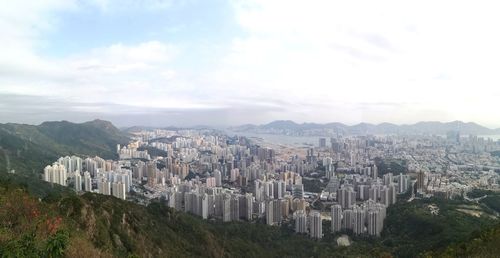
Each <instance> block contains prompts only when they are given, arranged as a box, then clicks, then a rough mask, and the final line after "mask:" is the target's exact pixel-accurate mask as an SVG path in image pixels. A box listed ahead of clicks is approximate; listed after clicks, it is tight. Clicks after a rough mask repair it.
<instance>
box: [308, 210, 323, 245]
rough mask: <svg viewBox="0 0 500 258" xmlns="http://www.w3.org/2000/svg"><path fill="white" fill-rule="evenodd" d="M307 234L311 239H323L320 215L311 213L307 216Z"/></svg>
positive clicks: (315, 212) (316, 212) (314, 212)
mask: <svg viewBox="0 0 500 258" xmlns="http://www.w3.org/2000/svg"><path fill="white" fill-rule="evenodd" d="M309 219H310V221H309V234H310V236H311V237H312V238H316V239H320V238H322V237H323V223H322V219H321V214H320V213H319V212H318V211H311V213H310V214H309Z"/></svg>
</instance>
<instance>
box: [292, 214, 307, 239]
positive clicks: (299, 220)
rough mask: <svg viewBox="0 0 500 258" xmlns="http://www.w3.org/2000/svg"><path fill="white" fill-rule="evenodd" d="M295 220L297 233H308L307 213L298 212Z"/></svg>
mask: <svg viewBox="0 0 500 258" xmlns="http://www.w3.org/2000/svg"><path fill="white" fill-rule="evenodd" d="M293 217H294V218H295V233H307V215H306V213H305V211H303V210H298V211H296V212H295V213H294V214H293Z"/></svg>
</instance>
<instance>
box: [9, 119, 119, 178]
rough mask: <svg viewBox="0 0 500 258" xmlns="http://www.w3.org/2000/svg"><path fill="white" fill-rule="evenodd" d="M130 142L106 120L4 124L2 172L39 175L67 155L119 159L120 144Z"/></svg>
mask: <svg viewBox="0 0 500 258" xmlns="http://www.w3.org/2000/svg"><path fill="white" fill-rule="evenodd" d="M128 141H129V137H128V135H127V134H126V133H123V132H121V131H120V130H119V129H117V128H116V127H115V126H114V125H113V124H112V123H111V122H108V121H103V120H93V121H89V122H85V123H71V122H68V121H57V122H56V121H53V122H44V123H42V124H40V125H27V124H13V123H7V124H0V173H5V172H7V171H11V170H15V172H16V173H21V174H30V173H37V172H40V171H41V170H42V168H43V167H44V166H45V165H47V164H48V163H50V162H53V161H54V160H55V159H57V158H58V157H60V156H66V155H80V156H95V155H98V156H101V157H103V158H116V144H119V143H120V144H124V143H128Z"/></svg>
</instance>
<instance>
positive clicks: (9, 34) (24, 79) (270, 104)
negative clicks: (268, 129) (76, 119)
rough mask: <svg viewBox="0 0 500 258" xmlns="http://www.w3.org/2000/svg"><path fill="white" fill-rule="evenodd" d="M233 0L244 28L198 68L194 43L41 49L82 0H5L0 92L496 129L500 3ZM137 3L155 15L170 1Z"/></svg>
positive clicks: (264, 116) (258, 117) (262, 116)
mask: <svg viewBox="0 0 500 258" xmlns="http://www.w3.org/2000/svg"><path fill="white" fill-rule="evenodd" d="M138 3H139V2H136V1H126V3H123V2H122V1H109V0H104V1H102V0H99V1H93V2H92V1H91V2H86V3H85V4H89V5H92V6H97V7H98V8H97V9H98V10H99V11H102V12H104V13H105V12H111V11H113V12H120V11H123V8H128V9H127V10H128V11H131V10H132V9H133V8H135V7H137V5H138ZM141 3H143V2H142V1H141ZM232 3H233V6H234V12H235V18H236V22H238V24H239V25H240V26H241V29H242V32H241V33H238V37H234V38H233V39H232V41H231V42H230V45H231V47H230V48H228V49H224V50H223V51H222V52H223V53H222V56H221V57H220V58H213V57H212V58H211V59H210V60H212V59H213V60H214V61H213V62H212V63H210V62H207V63H208V64H209V65H207V66H205V67H202V66H201V65H198V63H197V61H198V60H197V58H198V57H196V56H195V57H194V58H193V57H192V55H191V56H189V54H192V53H190V52H191V51H193V49H188V48H187V47H186V48H183V46H179V45H174V44H170V43H167V42H160V41H155V40H151V41H149V40H145V41H143V42H142V43H136V44H129V43H126V42H125V43H119V42H117V43H115V44H111V45H105V46H101V47H99V48H95V49H88V50H84V51H81V52H79V53H73V54H71V55H70V56H65V57H61V58H47V57H43V56H42V55H40V54H39V51H41V50H43V45H44V44H45V42H44V41H43V40H44V38H43V35H44V34H45V33H47V32H54V31H55V32H57V27H58V24H59V23H60V22H61V21H59V20H58V19H57V17H58V16H57V15H56V14H57V12H58V11H63V10H70V11H74V10H77V9H78V8H80V7H81V6H82V5H83V4H82V2H79V1H57V0H49V1H43V3H42V2H38V1H35V2H33V1H10V2H8V3H2V8H0V31H2V40H1V41H0V93H14V94H28V95H44V96H50V97H57V98H62V99H66V100H67V101H74V102H75V103H80V104H79V105H81V104H82V103H83V104H85V103H97V102H105V103H112V104H113V103H114V104H121V105H130V106H135V107H145V108H148V107H155V108H184V109H212V110H213V109H226V110H231V109H235V110H236V109H238V110H240V111H239V112H240V113H238V114H242V113H245V114H247V115H248V114H251V113H252V112H242V111H241V110H243V109H248V110H258V112H257V113H255V114H254V115H253V116H251V115H248V122H257V123H260V122H267V121H268V120H270V119H294V120H297V121H316V122H329V121H341V122H347V123H357V122H361V121H365V122H383V121H389V122H396V123H411V122H415V121H418V120H455V119H460V120H467V121H476V122H480V123H484V124H486V125H490V126H500V124H499V123H498V121H495V117H496V113H495V111H496V110H498V109H499V108H500V106H499V105H500V104H498V103H499V102H498V101H497V100H498V98H499V97H500V87H498V85H499V84H500V78H499V77H498V76H497V71H496V69H497V67H498V66H499V65H498V62H499V61H498V60H500V48H498V46H499V45H500V34H499V33H498V32H497V28H496V27H497V24H500V16H498V15H497V14H496V10H498V7H499V4H497V2H494V1H482V2H480V3H471V2H469V1H467V2H466V1H439V2H436V1H418V2H407V1H329V0H318V1H307V2H304V1H294V0H286V1H285V0H281V1H280V0H276V1H275V0H248V1H232ZM143 4H144V5H146V6H141V7H144V8H152V9H157V10H158V9H162V8H169V7H170V6H171V5H172V4H173V1H146V2H144V3H143ZM131 8H132V9H131ZM198 11H199V10H198ZM124 26H125V25H124ZM213 33H215V34H216V33H217V31H213ZM193 38H195V39H189V42H188V43H189V44H187V46H189V47H193V46H194V47H195V48H200V49H203V51H193V52H196V53H209V52H211V50H212V49H211V48H215V47H220V46H219V45H217V44H215V43H213V42H208V43H209V44H204V43H203V44H202V43H200V42H206V40H207V39H203V41H200V42H196V37H193ZM136 42H140V40H139V41H137V40H136ZM206 49H208V50H206ZM213 50H214V51H213V52H217V53H220V52H221V51H220V49H218V48H217V49H213ZM187 56H189V57H188V58H186V57H187ZM199 58H200V60H201V59H203V58H204V57H203V56H200V57H199ZM188 62H193V65H192V66H191V65H190V64H187V65H186V63H188ZM193 67H196V68H193ZM381 103H382V104H381ZM78 108H80V109H82V110H83V109H85V108H88V107H86V106H85V105H84V106H80V107H78ZM91 109H92V110H91V111H96V112H97V111H98V108H95V107H92V108H91ZM264 110H268V112H267V113H266V112H264ZM227 117H228V119H231V117H230V116H227ZM240 120H241V118H238V121H240ZM234 121H236V120H234ZM194 123H195V122H194Z"/></svg>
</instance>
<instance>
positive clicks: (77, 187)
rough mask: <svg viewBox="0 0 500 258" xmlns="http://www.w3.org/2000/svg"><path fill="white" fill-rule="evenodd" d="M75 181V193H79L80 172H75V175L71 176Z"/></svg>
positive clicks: (80, 187)
mask: <svg viewBox="0 0 500 258" xmlns="http://www.w3.org/2000/svg"><path fill="white" fill-rule="evenodd" d="M73 178H74V179H75V180H74V181H75V191H77V192H81V191H82V176H81V175H80V171H78V170H77V171H75V174H74V176H73Z"/></svg>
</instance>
